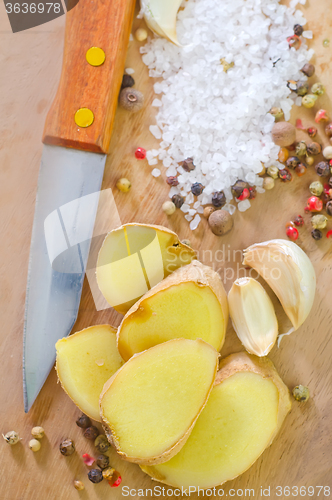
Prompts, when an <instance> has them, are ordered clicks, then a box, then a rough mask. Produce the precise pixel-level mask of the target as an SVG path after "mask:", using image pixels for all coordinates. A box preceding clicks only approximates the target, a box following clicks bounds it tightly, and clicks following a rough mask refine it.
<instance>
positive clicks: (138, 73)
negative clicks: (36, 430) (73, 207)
mask: <svg viewBox="0 0 332 500" xmlns="http://www.w3.org/2000/svg"><path fill="white" fill-rule="evenodd" d="M0 8H1V9H2V11H1V31H0V42H1V43H0V47H1V50H2V53H3V59H2V63H1V64H2V68H1V72H2V75H4V74H5V75H6V78H5V79H2V82H1V84H0V85H1V91H0V99H1V116H0V120H1V128H0V130H1V133H0V141H1V147H0V154H1V162H0V165H1V171H0V172H1V182H0V190H1V194H0V210H1V225H0V227H1V237H2V238H1V239H2V245H1V250H0V251H1V260H0V268H1V274H0V276H1V278H0V283H1V285H0V286H1V289H0V307H1V316H0V317H1V332H0V335H1V347H0V359H1V362H0V380H1V391H0V426H1V429H0V430H1V432H3V433H6V432H7V431H9V430H16V431H17V432H19V434H20V436H21V437H22V441H21V442H20V443H19V444H18V445H16V446H14V447H9V446H8V445H6V444H5V442H4V441H2V440H1V444H0V446H1V452H0V453H1V467H0V479H1V494H0V496H1V499H2V500H30V499H31V500H32V499H38V500H39V499H43V498H45V499H47V500H72V499H79V498H82V499H84V500H86V499H99V500H103V499H106V498H114V499H120V498H123V496H124V492H125V491H123V492H122V490H121V487H120V488H118V489H111V488H110V487H109V486H108V484H107V483H106V482H102V483H100V484H98V485H93V484H92V483H90V482H89V481H88V479H87V467H86V466H85V465H84V463H83V461H82V458H81V456H82V454H83V453H91V454H92V455H93V454H94V447H93V444H91V443H90V442H89V441H87V440H86V439H84V438H83V436H82V432H81V430H80V429H79V428H78V427H77V426H76V424H75V420H76V418H77V417H78V415H79V414H80V412H79V410H78V409H77V408H76V407H75V405H74V404H73V403H72V402H71V400H70V399H69V398H68V397H67V396H66V394H65V393H64V392H63V391H62V389H61V388H60V386H59V384H57V378H56V374H55V371H54V370H52V372H51V373H50V376H49V377H48V379H47V381H46V383H45V385H44V387H43V389H42V391H41V393H40V395H39V397H38V398H37V400H36V402H35V404H34V405H33V407H32V409H31V411H30V412H29V413H28V414H27V415H26V414H24V411H23V394H22V373H21V371H22V361H21V360H22V332H23V315H24V300H25V287H26V277H27V268H28V257H29V245H30V237H31V228H32V221H33V214H34V203H35V196H36V187H37V176H38V170H39V163H40V157H41V142H40V138H41V136H42V129H43V125H44V121H45V116H46V112H47V110H48V109H49V107H50V104H51V102H52V99H53V97H54V94H55V91H56V88H57V84H58V79H59V76H60V70H61V58H62V48H63V33H64V17H62V18H58V19H57V20H55V21H52V22H50V23H48V24H46V25H43V26H40V27H38V28H35V29H32V30H29V31H27V32H22V33H17V34H15V35H13V34H12V33H11V31H10V27H9V23H8V20H7V19H6V15H5V12H4V6H3V4H1V7H0ZM328 9H330V13H331V8H330V5H329V0H317V1H315V2H313V1H312V2H311V3H309V4H308V5H307V7H305V8H304V11H305V13H306V17H307V19H309V20H310V23H309V29H312V30H313V32H314V34H315V36H314V40H313V42H312V46H313V47H314V48H315V50H316V56H315V60H314V62H315V64H316V73H317V78H316V77H315V78H314V79H313V80H314V81H318V79H319V80H320V81H322V82H323V84H324V85H325V86H326V88H327V91H328V92H327V93H328V94H329V95H330V96H332V84H331V81H332V66H330V67H329V65H330V63H331V62H332V54H331V50H332V41H331V46H330V48H324V47H323V45H322V42H323V39H324V38H327V37H328V35H329V34H330V36H331V33H332V16H331V15H330V16H328V15H326V14H327V12H328ZM143 25H144V23H143V21H141V20H138V19H135V21H134V29H133V31H134V30H135V29H137V28H138V27H139V26H143ZM140 46H141V44H140V43H138V42H137V41H131V42H130V44H129V48H128V57H127V63H126V67H130V68H133V69H134V70H135V73H134V75H133V76H134V78H135V81H136V88H137V89H140V90H141V91H142V92H143V93H144V94H145V99H146V105H145V107H144V110H143V111H142V112H140V113H138V114H136V115H132V114H130V113H128V112H126V111H124V110H121V109H119V110H118V111H117V114H116V119H115V125H114V132H113V138H112V142H111V146H110V151H109V156H108V159H107V163H106V169H105V176H104V182H103V188H112V190H113V192H114V196H115V201H116V205H117V207H118V211H119V215H120V219H121V221H122V222H123V223H125V222H133V221H136V222H146V223H152V224H162V225H165V226H167V227H169V228H171V229H173V230H174V231H176V232H177V233H178V234H179V235H180V237H181V238H182V239H184V238H189V239H190V241H191V243H192V246H193V247H194V248H195V249H197V251H198V253H199V258H200V260H201V261H202V262H204V263H205V264H207V265H212V266H213V267H214V268H215V269H216V270H217V271H218V272H220V275H221V277H222V279H223V280H224V283H225V287H226V289H227V290H229V288H230V285H231V283H232V281H233V279H234V276H239V273H242V272H243V269H242V266H241V250H242V249H244V248H245V247H247V246H248V245H250V244H252V243H254V242H258V241H263V240H267V239H271V238H284V237H285V224H286V222H288V221H289V220H290V219H291V218H292V217H294V216H296V215H297V214H299V213H302V214H303V207H304V205H305V203H306V199H307V197H308V185H309V183H310V182H311V180H313V179H316V175H315V173H314V171H313V170H312V169H311V170H308V172H307V174H306V175H305V176H304V177H301V178H297V177H296V178H295V179H294V180H293V182H291V183H288V184H283V183H281V182H277V183H276V187H275V189H274V190H273V191H270V192H266V193H265V194H260V195H258V196H257V198H256V199H255V200H254V201H253V202H252V208H251V209H250V210H248V211H247V212H245V213H242V214H241V213H239V212H236V214H235V216H234V222H235V224H234V229H233V231H232V232H231V233H230V234H229V235H227V236H226V237H223V238H218V237H216V236H214V235H213V234H212V233H211V232H210V230H209V228H208V225H207V222H206V221H205V220H203V221H202V222H201V224H200V225H199V227H198V229H197V230H196V231H194V232H191V231H190V230H189V226H188V223H187V221H186V220H185V219H184V216H183V213H182V212H181V211H177V212H176V213H175V214H174V215H172V216H171V217H167V216H166V215H165V214H164V213H163V212H162V210H161V205H162V203H163V202H164V201H165V200H167V199H168V186H167V184H166V183H165V175H164V172H163V174H162V176H161V177H159V178H158V179H154V178H153V177H152V176H151V175H150V171H151V169H152V168H153V167H150V166H149V165H148V163H147V161H146V160H143V161H138V160H136V159H135V156H134V152H135V149H136V148H137V147H139V146H140V147H144V148H146V149H149V148H152V147H157V141H156V140H155V139H154V138H153V137H152V136H151V134H150V133H149V131H148V127H149V125H151V124H153V123H154V114H155V108H152V107H151V103H152V100H153V98H154V93H153V80H152V79H150V78H149V77H148V70H147V68H146V67H145V66H144V65H143V63H142V61H141V57H140V53H139V47H140ZM320 107H325V108H326V109H328V110H329V111H330V112H331V113H332V106H331V102H330V98H329V97H328V96H324V97H323V98H321V99H320ZM313 115H314V111H313V110H303V109H299V108H297V109H296V114H295V113H294V115H293V120H295V117H301V118H302V119H303V121H304V123H305V124H308V125H309V124H312V123H313ZM301 137H304V136H302V135H301V133H299V134H298V138H301ZM321 137H323V134H322V135H321ZM120 177H128V178H129V179H130V181H131V183H132V189H131V191H130V192H129V193H128V194H125V193H120V192H118V191H117V189H116V188H115V184H116V181H117V180H118V178H120ZM305 219H306V222H305V227H304V228H302V229H301V230H300V237H299V240H298V244H299V245H300V246H301V248H303V249H304V250H305V251H306V252H307V253H308V255H309V257H310V258H311V260H312V262H313V265H314V267H315V269H316V272H317V278H318V280H317V293H316V298H315V303H314V307H313V310H312V312H311V314H310V316H309V318H308V320H307V321H306V322H305V324H304V325H303V326H302V327H301V328H300V329H299V330H298V331H297V332H295V333H293V334H292V335H291V336H289V337H285V338H284V339H283V340H282V342H281V345H280V348H277V347H275V348H274V349H273V350H272V352H271V354H270V358H271V359H272V360H273V362H274V363H275V365H276V367H277V369H278V371H279V373H280V375H281V377H282V378H283V380H284V381H285V383H286V384H287V385H288V387H289V388H290V389H291V388H292V387H293V386H294V385H296V384H299V383H301V384H304V385H308V386H309V387H310V391H311V399H310V401H309V402H308V403H306V404H299V403H297V402H294V404H293V408H292V411H291V413H290V415H289V416H288V417H287V419H286V421H285V424H284V426H283V428H282V430H281V432H280V433H279V435H278V437H277V439H276V440H275V441H274V442H273V444H272V446H271V447H270V448H269V449H268V450H266V451H265V452H264V454H263V455H262V456H261V457H260V458H259V459H258V460H257V462H256V463H255V464H254V465H253V466H252V467H251V468H250V469H249V470H248V471H247V472H245V473H244V474H242V476H241V477H239V478H237V479H235V480H233V481H230V482H228V483H227V484H226V485H224V496H225V497H226V496H235V498H240V497H241V496H243V497H244V496H245V489H249V488H250V489H253V490H255V496H254V498H256V499H257V498H264V496H263V495H262V493H261V487H263V489H265V490H266V489H267V488H269V487H270V495H269V496H270V498H275V499H277V498H278V497H281V498H284V497H286V496H287V489H286V490H285V491H282V494H281V495H280V492H281V490H280V489H277V487H278V486H279V487H282V488H284V487H287V486H289V487H291V488H292V487H294V489H293V490H291V492H293V493H294V496H296V487H298V489H299V491H300V487H301V486H303V487H306V488H307V487H309V486H313V487H316V486H330V487H331V486H332V460H331V449H332V429H331V427H332V425H331V424H332V420H331V414H332V400H331V396H330V393H331V357H332V345H331V334H330V332H331V321H332V310H331V298H330V296H329V293H331V280H332V240H328V239H326V238H324V239H323V240H322V241H319V242H316V241H314V240H313V239H312V238H311V236H310V222H309V217H308V216H306V217H305ZM329 226H330V228H331V229H332V221H331V222H329ZM241 269H242V270H241ZM240 275H241V274H240ZM273 300H274V303H275V305H276V307H277V311H278V316H279V320H280V330H281V331H285V330H286V329H287V326H288V324H287V320H286V317H285V315H284V313H283V312H282V310H281V308H280V305H278V304H277V301H276V299H275V298H273ZM120 320H121V316H120V315H119V314H118V313H116V312H115V311H114V310H112V309H107V310H103V311H99V312H98V311H96V308H95V306H94V302H93V299H92V295H91V291H90V288H89V284H88V282H87V281H85V283H84V289H83V295H82V302H81V307H80V311H79V315H78V319H77V322H76V324H75V327H74V331H78V330H80V329H82V328H84V327H87V326H89V325H94V324H98V323H111V324H113V325H115V326H117V325H118V324H119V323H120ZM241 350H243V348H242V346H241V344H240V342H239V341H238V339H237V337H236V335H235V333H234V331H233V329H232V327H231V326H229V328H228V331H227V338H226V343H225V346H224V347H223V350H222V356H226V355H228V354H230V353H232V352H237V351H241ZM35 425H42V426H43V427H44V428H45V432H46V436H45V437H44V438H43V440H42V448H41V450H40V451H39V452H38V453H35V454H34V453H32V452H31V451H30V450H29V448H28V441H29V439H30V437H31V436H30V431H31V428H32V427H33V426H35ZM65 437H70V438H72V439H73V440H74V442H75V444H76V453H75V454H74V455H72V456H70V457H63V456H61V455H60V453H59V443H60V441H61V440H62V439H63V438H65ZM109 455H110V461H111V464H112V465H113V467H115V468H116V469H117V470H119V471H120V473H121V475H122V479H123V482H122V485H123V486H126V487H129V488H130V489H132V491H131V495H130V497H131V498H139V497H140V496H142V492H140V491H139V489H141V490H144V491H143V493H144V495H146V496H148V497H149V496H150V497H154V496H157V495H156V494H154V495H151V492H150V493H149V491H148V492H145V490H146V489H148V488H152V487H153V486H154V484H156V483H153V482H152V481H151V479H150V478H149V477H148V476H146V475H144V474H143V472H141V471H140V469H139V467H138V466H136V465H134V464H130V463H126V462H124V461H122V460H121V459H119V458H118V457H117V456H116V454H115V452H114V451H111V452H110V453H109ZM74 479H79V480H82V481H83V482H84V484H85V487H86V489H85V490H84V491H83V492H77V491H76V490H75V489H74V487H73V481H74ZM234 490H236V491H237V493H235V492H234ZM238 490H243V493H242V494H241V491H238ZM326 491H327V490H326ZM168 493H169V494H170V493H171V492H170V491H169V492H168ZM302 493H305V490H302ZM265 494H266V495H265V496H267V494H268V491H265ZM161 495H162V494H161ZM166 495H167V493H166V491H165V493H164V496H166ZM191 496H192V498H194V499H196V498H198V496H197V494H193V495H191ZM219 496H221V494H220V495H219ZM248 496H249V493H247V497H248ZM323 496H324V492H323V490H322V492H321V494H320V496H319V498H321V497H323ZM251 498H253V493H252V492H251ZM302 498H309V495H306V494H304V495H302ZM312 498H318V489H316V491H315V494H314V496H312ZM325 498H326V496H325Z"/></svg>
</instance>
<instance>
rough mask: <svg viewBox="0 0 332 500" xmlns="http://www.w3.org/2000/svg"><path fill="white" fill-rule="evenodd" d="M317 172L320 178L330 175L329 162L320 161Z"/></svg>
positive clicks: (316, 167) (316, 168)
mask: <svg viewBox="0 0 332 500" xmlns="http://www.w3.org/2000/svg"><path fill="white" fill-rule="evenodd" d="M315 170H316V173H317V174H318V175H319V176H320V177H326V176H327V175H329V174H330V166H329V164H328V162H327V161H320V162H319V163H317V165H316V166H315Z"/></svg>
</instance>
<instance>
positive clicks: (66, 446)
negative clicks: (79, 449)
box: [59, 438, 75, 457]
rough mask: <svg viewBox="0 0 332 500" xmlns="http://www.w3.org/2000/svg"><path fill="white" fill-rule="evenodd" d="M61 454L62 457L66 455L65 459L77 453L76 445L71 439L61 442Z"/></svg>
mask: <svg viewBox="0 0 332 500" xmlns="http://www.w3.org/2000/svg"><path fill="white" fill-rule="evenodd" d="M59 449H60V453H61V455H64V456H65V457H69V455H72V454H73V453H74V451H75V445H74V443H73V442H72V440H71V439H69V438H67V439H64V440H63V441H61V443H60V446H59Z"/></svg>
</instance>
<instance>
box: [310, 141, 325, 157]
mask: <svg viewBox="0 0 332 500" xmlns="http://www.w3.org/2000/svg"><path fill="white" fill-rule="evenodd" d="M307 152H308V154H309V155H319V154H320V153H321V152H322V146H321V145H320V144H318V142H311V143H310V144H308V145H307Z"/></svg>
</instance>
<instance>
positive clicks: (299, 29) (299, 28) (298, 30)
mask: <svg viewBox="0 0 332 500" xmlns="http://www.w3.org/2000/svg"><path fill="white" fill-rule="evenodd" d="M293 30H294V35H297V36H301V35H302V33H303V26H301V24H294V27H293Z"/></svg>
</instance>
